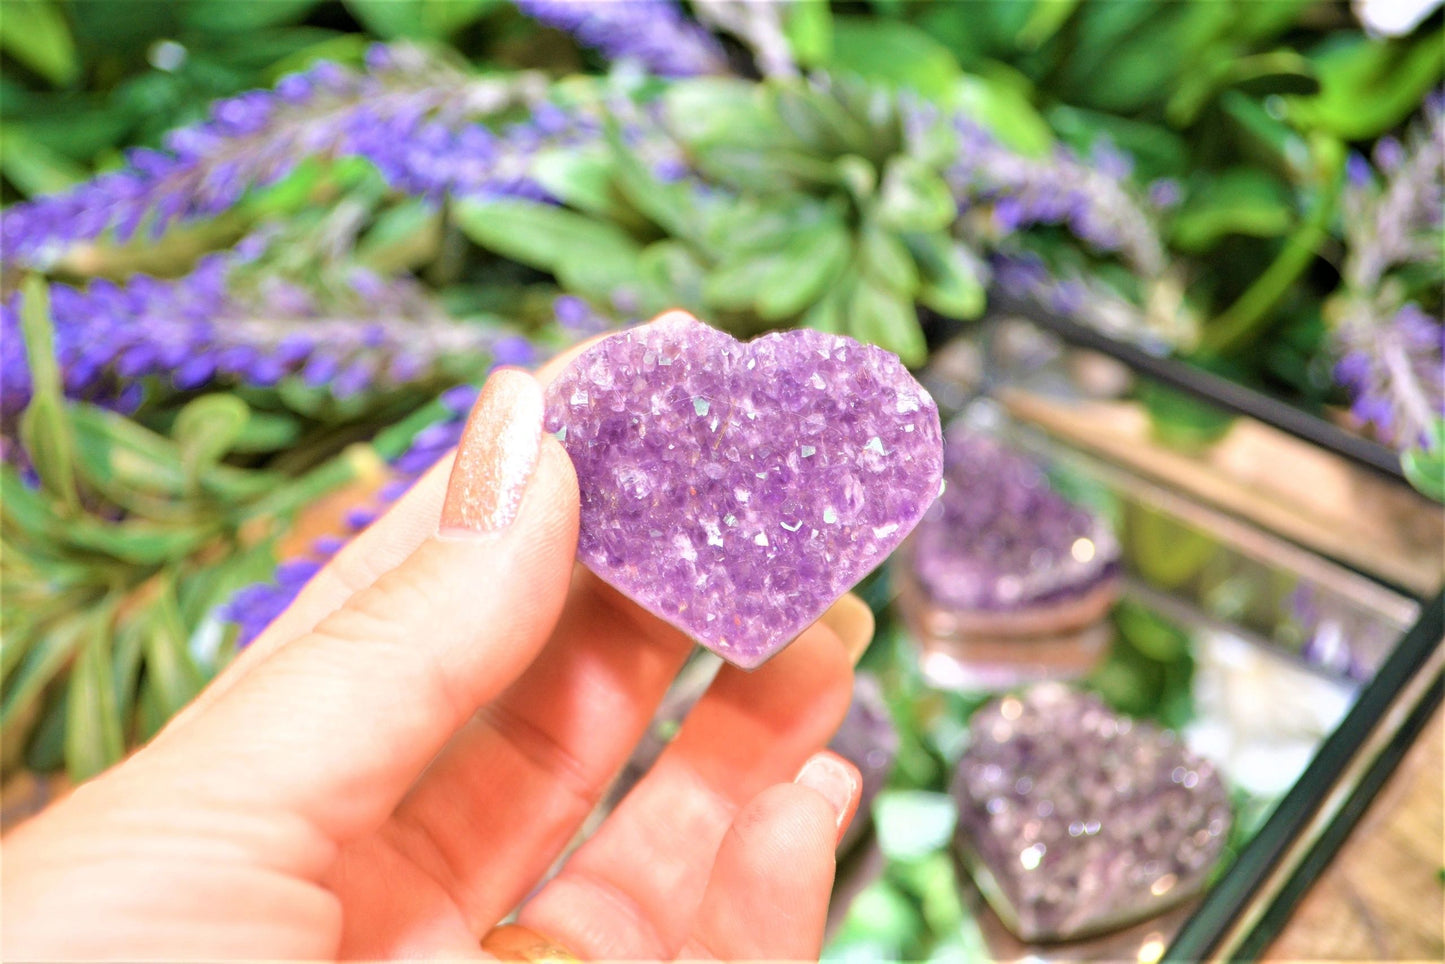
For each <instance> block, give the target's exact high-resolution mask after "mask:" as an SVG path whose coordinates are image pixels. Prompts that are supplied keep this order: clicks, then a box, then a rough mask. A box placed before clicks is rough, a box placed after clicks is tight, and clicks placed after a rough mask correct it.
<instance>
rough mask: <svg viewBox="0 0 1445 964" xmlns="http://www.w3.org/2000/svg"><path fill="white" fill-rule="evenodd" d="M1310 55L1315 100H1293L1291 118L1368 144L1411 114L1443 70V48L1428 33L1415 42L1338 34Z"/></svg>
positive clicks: (1434, 34) (1436, 37)
mask: <svg viewBox="0 0 1445 964" xmlns="http://www.w3.org/2000/svg"><path fill="white" fill-rule="evenodd" d="M1337 37H1338V39H1336V40H1334V41H1333V42H1331V43H1329V44H1326V45H1325V46H1323V47H1322V49H1321V51H1320V52H1319V53H1317V54H1314V55H1313V56H1311V58H1310V59H1311V60H1312V61H1313V62H1314V69H1315V72H1316V73H1317V74H1318V76H1319V78H1320V83H1321V88H1320V92H1319V94H1318V95H1317V96H1315V97H1309V98H1291V101H1290V107H1289V114H1290V117H1291V119H1292V120H1294V121H1295V122H1296V123H1297V124H1299V125H1302V126H1304V127H1317V128H1319V129H1321V130H1323V131H1326V132H1328V133H1330V134H1334V135H1335V136H1336V137H1339V138H1341V139H1342V140H1347V141H1355V140H1368V139H1371V138H1375V137H1378V136H1379V135H1380V134H1383V133H1384V132H1386V131H1388V130H1389V129H1390V128H1392V127H1395V126H1396V125H1398V124H1400V123H1401V122H1402V121H1404V120H1405V119H1406V118H1407V117H1409V116H1410V115H1411V114H1412V113H1414V112H1415V110H1417V109H1418V108H1419V106H1420V102H1421V101H1422V100H1423V99H1424V98H1425V95H1426V94H1427V93H1428V92H1429V90H1430V88H1432V87H1434V86H1435V85H1437V84H1438V83H1439V82H1440V77H1441V73H1442V72H1445V44H1442V43H1441V42H1440V36H1439V32H1438V31H1434V30H1428V31H1426V32H1425V35H1424V36H1421V37H1420V38H1419V39H1417V40H1415V41H1413V42H1401V41H1390V40H1377V39H1372V38H1366V37H1363V36H1360V35H1359V34H1340V35H1337Z"/></svg>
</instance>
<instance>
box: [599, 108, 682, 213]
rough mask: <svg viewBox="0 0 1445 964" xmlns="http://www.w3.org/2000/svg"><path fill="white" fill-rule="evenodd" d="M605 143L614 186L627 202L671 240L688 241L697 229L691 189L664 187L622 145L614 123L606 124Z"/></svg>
mask: <svg viewBox="0 0 1445 964" xmlns="http://www.w3.org/2000/svg"><path fill="white" fill-rule="evenodd" d="M607 142H608V144H609V145H611V147H612V154H613V160H614V165H615V166H614V168H613V176H614V178H615V183H616V185H617V188H618V190H619V191H620V192H621V194H622V196H623V197H624V198H626V199H627V202H628V203H629V204H631V205H632V207H633V208H634V209H636V210H637V211H638V212H639V213H641V214H642V215H643V216H644V217H645V218H647V220H649V221H651V222H652V223H653V224H655V225H657V226H658V227H661V228H663V229H665V230H666V231H667V232H668V233H669V234H671V235H672V236H673V237H675V238H691V237H692V236H693V235H694V233H695V232H696V229H697V225H696V212H695V210H694V208H693V203H692V189H691V188H689V187H688V186H687V185H684V184H664V183H663V182H662V181H660V180H658V179H657V178H656V177H654V176H653V174H652V172H651V171H649V170H648V169H647V168H646V166H644V165H643V163H642V161H640V160H639V159H638V157H637V152H636V151H634V150H632V149H631V148H629V147H628V146H627V145H626V144H625V143H623V140H622V132H621V130H620V128H618V127H617V125H616V124H613V123H609V124H608V129H607Z"/></svg>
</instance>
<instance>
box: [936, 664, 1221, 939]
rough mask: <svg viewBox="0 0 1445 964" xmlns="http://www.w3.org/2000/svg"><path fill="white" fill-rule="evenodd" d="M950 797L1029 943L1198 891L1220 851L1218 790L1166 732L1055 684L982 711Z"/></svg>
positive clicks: (961, 836)
mask: <svg viewBox="0 0 1445 964" xmlns="http://www.w3.org/2000/svg"><path fill="white" fill-rule="evenodd" d="M970 733H971V743H970V745H969V747H968V749H967V750H966V751H965V752H964V754H963V757H962V758H961V759H960V760H959V764H958V770H957V773H956V776H955V779H954V783H953V789H952V792H953V795H954V798H955V799H956V801H957V803H958V807H959V824H958V837H957V840H958V844H959V847H960V848H961V850H962V851H963V854H964V857H965V860H966V862H968V863H969V864H970V867H971V869H972V870H973V872H974V874H975V878H976V879H977V880H978V882H979V885H980V888H981V889H982V890H983V891H984V893H985V894H986V895H987V896H988V898H989V900H990V902H991V903H992V904H993V905H994V907H995V909H996V910H997V911H998V912H999V916H1000V917H1001V918H1002V919H1003V920H1004V921H1005V923H1007V924H1008V926H1009V928H1010V929H1011V930H1013V931H1014V932H1015V933H1017V934H1018V936H1019V937H1021V938H1022V939H1024V940H1026V941H1040V940H1067V939H1070V938H1074V937H1081V936H1084V935H1086V934H1089V933H1094V932H1097V931H1100V930H1106V929H1110V928H1113V927H1116V926H1122V925H1124V924H1126V923H1130V922H1132V921H1133V920H1137V919H1141V918H1145V917H1150V916H1152V915H1153V914H1155V913H1157V912H1158V911H1160V910H1161V909H1163V907H1164V906H1166V905H1168V904H1172V903H1174V902H1176V901H1178V900H1182V899H1184V898H1185V897H1187V896H1189V895H1190V894H1192V893H1194V892H1195V891H1197V889H1198V888H1199V887H1200V886H1201V885H1202V883H1203V880H1204V877H1205V875H1206V874H1207V873H1208V872H1209V870H1210V868H1212V867H1213V866H1214V863H1215V862H1216V861H1217V860H1218V858H1219V855H1220V853H1221V852H1222V851H1223V849H1224V845H1225V842H1226V839H1227V837H1228V834H1229V827H1230V823H1231V815H1230V807H1229V796H1228V792H1227V790H1226V788H1225V785H1224V782H1223V781H1222V780H1221V779H1220V776H1219V774H1218V772H1217V771H1216V770H1215V768H1214V766H1213V765H1212V764H1211V763H1209V762H1208V761H1206V760H1204V759H1202V758H1200V757H1198V756H1196V755H1195V754H1194V753H1192V752H1191V751H1190V750H1189V749H1188V748H1186V747H1185V746H1184V745H1183V744H1182V743H1181V742H1180V741H1179V738H1178V737H1177V736H1175V735H1174V734H1173V733H1170V732H1169V731H1167V730H1161V729H1159V728H1158V727H1156V726H1154V725H1152V724H1149V723H1146V722H1141V721H1135V720H1131V719H1129V718H1127V717H1123V716H1119V715H1116V714H1115V713H1113V712H1112V711H1110V710H1109V709H1108V707H1106V706H1105V705H1104V704H1103V703H1102V702H1101V701H1100V700H1099V699H1098V698H1097V697H1095V696H1092V695H1090V694H1085V693H1082V692H1078V691H1075V690H1071V689H1069V688H1067V687H1065V686H1062V685H1059V684H1053V683H1050V684H1044V685H1041V686H1036V687H1034V688H1032V689H1029V690H1027V691H1025V692H1023V693H1022V694H1020V695H1017V696H1005V697H1003V698H1001V699H997V700H994V701H993V702H991V703H989V704H987V705H986V706H984V707H983V708H982V709H980V710H979V711H978V712H977V713H976V714H975V715H974V717H973V719H972V721H971V723H970Z"/></svg>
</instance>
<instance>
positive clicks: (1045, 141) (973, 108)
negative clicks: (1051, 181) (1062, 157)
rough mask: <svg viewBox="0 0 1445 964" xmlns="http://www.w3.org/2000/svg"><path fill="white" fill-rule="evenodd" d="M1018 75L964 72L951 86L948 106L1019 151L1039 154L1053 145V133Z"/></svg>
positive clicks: (1031, 154)
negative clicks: (1007, 75)
mask: <svg viewBox="0 0 1445 964" xmlns="http://www.w3.org/2000/svg"><path fill="white" fill-rule="evenodd" d="M1027 83H1028V82H1027V81H1026V80H1024V79H1022V78H1005V77H1003V76H1000V77H980V76H977V75H974V74H965V75H963V76H962V77H960V78H959V80H958V83H957V84H956V85H954V88H953V91H952V96H951V98H950V103H951V105H952V106H953V107H954V108H956V109H957V110H959V111H961V112H962V113H964V114H967V115H968V117H969V118H970V119H972V120H974V121H976V122H978V123H979V124H981V125H983V127H984V128H985V129H987V130H988V131H989V132H990V133H992V134H993V135H994V136H995V137H997V138H998V139H999V140H1000V141H1001V142H1002V143H1003V144H1004V145H1006V146H1008V147H1012V148H1013V149H1014V150H1016V151H1018V152H1019V153H1021V154H1027V155H1030V156H1032V157H1039V156H1042V155H1044V154H1046V153H1048V151H1049V149H1050V148H1051V147H1053V144H1054V132H1053V130H1052V129H1051V128H1050V127H1049V125H1048V122H1047V121H1045V120H1044V118H1043V116H1042V115H1040V114H1039V112H1038V111H1037V110H1036V109H1035V108H1034V105H1033V103H1032V102H1031V101H1030V100H1029V97H1028V94H1027V92H1026V85H1027Z"/></svg>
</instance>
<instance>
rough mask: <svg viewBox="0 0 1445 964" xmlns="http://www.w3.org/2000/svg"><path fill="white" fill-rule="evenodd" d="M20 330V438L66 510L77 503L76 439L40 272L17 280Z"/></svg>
mask: <svg viewBox="0 0 1445 964" xmlns="http://www.w3.org/2000/svg"><path fill="white" fill-rule="evenodd" d="M20 291H21V298H22V299H23V300H22V302H21V305H20V330H21V334H22V336H23V337H24V339H25V358H26V361H27V363H28V364H29V368H30V381H31V397H30V404H29V405H27V406H26V408H25V411H24V412H23V413H22V414H21V416H20V440H21V444H23V445H24V446H25V450H26V451H27V452H28V453H29V455H30V459H31V462H32V463H33V464H34V466H35V471H36V474H37V475H39V476H40V482H41V485H42V486H43V487H44V488H45V490H46V492H48V493H49V494H50V495H52V496H53V497H55V498H56V499H59V500H60V502H61V504H62V505H64V506H65V508H66V510H67V511H70V512H75V511H78V510H79V508H80V495H79V493H78V492H77V491H76V487H75V439H74V437H73V435H72V433H71V428H70V422H69V420H68V419H67V418H66V411H65V408H66V406H65V398H64V394H63V387H62V383H61V379H60V365H59V363H58V362H57V361H56V358H55V343H54V332H53V330H52V328H51V322H50V290H49V288H48V287H47V286H46V284H45V281H44V279H43V278H41V277H40V276H39V275H31V276H30V277H28V278H26V279H25V280H24V282H22V284H21V287H20Z"/></svg>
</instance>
